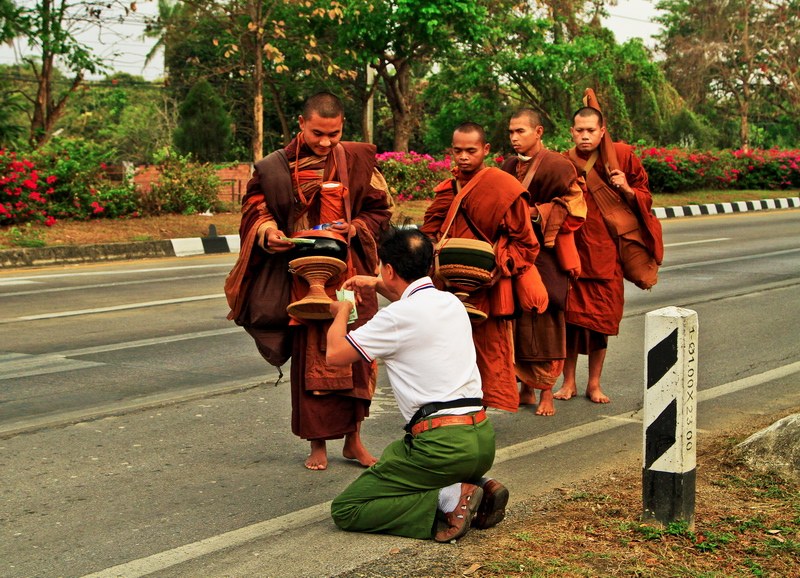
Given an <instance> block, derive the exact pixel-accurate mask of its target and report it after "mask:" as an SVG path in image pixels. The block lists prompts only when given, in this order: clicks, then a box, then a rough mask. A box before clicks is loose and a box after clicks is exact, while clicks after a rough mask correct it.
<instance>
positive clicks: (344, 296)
mask: <svg viewBox="0 0 800 578" xmlns="http://www.w3.org/2000/svg"><path fill="white" fill-rule="evenodd" d="M336 300H337V301H349V302H350V303H352V304H353V308H352V309H351V310H350V317H349V318H348V319H347V323H348V324H349V323H352V322H353V321H355V320H356V319H358V311H356V295H355V293H353V292H352V291H350V290H349V289H337V290H336Z"/></svg>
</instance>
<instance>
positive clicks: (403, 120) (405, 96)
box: [378, 60, 414, 153]
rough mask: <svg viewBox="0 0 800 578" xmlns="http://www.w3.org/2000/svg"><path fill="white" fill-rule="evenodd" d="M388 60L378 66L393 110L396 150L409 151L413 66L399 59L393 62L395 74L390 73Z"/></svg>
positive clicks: (387, 98)
mask: <svg viewBox="0 0 800 578" xmlns="http://www.w3.org/2000/svg"><path fill="white" fill-rule="evenodd" d="M388 64H389V63H388V62H384V63H382V64H381V66H380V67H379V68H378V74H379V75H380V77H381V78H382V79H383V84H384V87H385V90H386V100H387V101H388V102H389V108H390V109H391V111H392V125H393V128H394V145H393V146H394V150H396V151H399V152H404V153H407V152H408V142H409V140H410V139H411V130H412V127H413V120H414V119H413V115H412V110H411V100H412V98H413V96H412V94H411V89H410V86H411V66H410V65H409V63H408V62H407V61H405V60H397V61H395V62H392V63H391V64H392V65H393V66H394V69H395V74H394V75H390V74H389V73H388V71H387V69H386V67H387V65H388Z"/></svg>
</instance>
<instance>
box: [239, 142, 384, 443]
mask: <svg viewBox="0 0 800 578" xmlns="http://www.w3.org/2000/svg"><path fill="white" fill-rule="evenodd" d="M338 146H340V147H342V149H343V150H344V153H345V159H346V165H347V177H348V184H349V195H348V198H347V201H348V202H349V203H350V212H351V213H350V214H351V224H352V225H353V227H354V228H355V235H353V237H352V238H351V239H350V249H349V255H350V265H351V267H350V268H349V270H348V272H347V274H349V275H353V274H360V275H374V274H375V269H376V266H377V263H378V258H377V243H376V240H377V238H378V235H379V234H380V231H381V230H382V229H384V228H385V227H386V225H387V224H388V220H389V216H390V212H389V210H388V207H389V205H388V198H387V193H386V190H385V188H386V187H385V181H383V178H382V176H380V173H379V172H378V170H377V166H376V162H375V147H374V146H372V145H367V144H363V143H350V142H340V143H339V145H338ZM297 151H298V142H297V139H294V140H293V141H292V142H291V143H290V144H289V146H287V147H286V149H281V150H279V151H275V152H273V153H272V154H270V155H268V156H267V157H265V158H264V159H262V160H261V161H259V162H258V163H256V166H255V171H254V173H253V178H252V179H251V180H250V182H249V183H248V185H247V193H246V195H245V198H244V199H243V201H242V222H241V225H240V229H239V235H240V237H241V252H240V255H239V260H238V261H237V263H236V265H235V266H234V269H233V270H232V271H231V274H230V275H229V276H228V279H227V280H226V285H225V292H226V295H227V297H228V302H229V305H230V306H231V312H230V314H229V316H228V317H229V319H234V320H235V321H236V323H237V324H239V325H242V326H243V327H244V328H245V330H247V332H248V333H249V334H250V335H251V336H252V337H253V339H254V340H255V342H256V346H257V348H258V350H259V352H260V353H261V355H262V356H263V357H264V358H265V359H266V360H267V361H268V362H269V363H270V364H272V365H275V366H280V365H282V364H283V363H285V362H286V360H287V358H288V357H289V356H291V358H292V367H291V380H290V381H291V391H292V431H293V433H294V434H295V435H297V436H299V437H301V438H303V439H311V440H324V439H337V438H340V437H342V436H344V435H346V434H348V433H353V432H355V431H356V429H357V428H358V424H359V423H360V422H361V421H363V419H364V418H365V417H366V416H367V415H369V403H370V400H371V398H372V393H373V392H374V388H375V377H376V368H375V366H374V364H368V363H366V362H365V361H358V362H355V363H353V364H352V366H350V367H346V368H338V367H331V366H328V365H327V364H326V363H325V339H326V338H325V335H326V332H327V327H328V325H329V324H330V322H329V321H306V322H298V321H297V320H290V318H289V316H288V314H287V313H286V311H285V308H286V305H288V301H289V300H290V298H291V297H290V295H291V286H292V283H293V282H296V281H294V280H293V275H291V274H290V273H289V270H288V269H289V267H288V259H289V257H288V256H287V253H273V252H270V251H269V250H267V249H265V248H264V247H263V231H264V228H265V227H268V226H274V227H275V228H277V229H279V230H281V231H283V232H284V234H286V235H292V234H293V233H296V232H297V231H298V230H302V229H305V228H310V227H313V226H315V225H317V224H320V223H319V219H320V214H323V215H325V214H326V213H327V215H326V217H327V218H329V216H330V213H329V212H328V211H326V210H324V209H323V208H322V195H321V194H318V193H319V188H320V187H319V185H320V184H321V183H322V182H323V181H331V180H343V178H342V176H343V171H340V170H339V168H338V167H337V166H336V160H335V157H336V156H337V155H336V154H334V152H335V151H334V152H332V153H331V154H329V155H328V157H327V158H317V159H311V165H310V167H304V169H308V168H310V169H315V168H317V167H319V172H320V173H321V174H320V176H319V178H309V172H308V170H303V172H302V173H301V175H303V176H300V177H299V179H298V180H299V183H298V182H296V180H295V177H294V175H293V172H294V171H292V170H290V163H292V164H294V163H296V162H298V160H299V161H300V162H301V165H302V163H303V162H305V160H306V159H307V157H309V156H312V155H313V153H312V152H311V151H310V150H309V149H307V147H305V146H302V147H300V151H299V159H298V154H297ZM317 160H318V161H319V162H316V161H317ZM340 175H341V176H340ZM311 177H313V175H311ZM298 184H299V185H300V186H301V187H302V190H303V191H304V194H303V197H305V198H306V200H307V201H308V204H304V203H302V201H301V199H300V197H299V194H298V192H297V189H298ZM340 218H341V219H342V220H344V219H345V215H344V214H342V215H340ZM259 229H260V230H261V231H262V233H261V235H262V237H261V239H259ZM343 279H344V277H342V278H340V279H339V280H338V282H339V283H341V281H342V280H343ZM280 296H283V297H285V298H284V299H281V298H280ZM377 309H378V303H377V298H375V299H372V300H365V301H364V302H362V303H360V304H359V305H358V316H359V318H358V320H357V321H356V322H355V323H354V324H353V328H355V327H358V326H360V325H362V324H363V323H366V321H367V320H369V319H370V318H371V317H372V316H373V315H374V314H375V312H376V311H377ZM290 324H292V326H290Z"/></svg>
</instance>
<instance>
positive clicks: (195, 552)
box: [83, 362, 800, 578]
mask: <svg viewBox="0 0 800 578" xmlns="http://www.w3.org/2000/svg"><path fill="white" fill-rule="evenodd" d="M797 372H800V362H795V363H791V364H789V365H785V366H783V367H778V368H775V369H771V370H769V371H765V372H763V373H759V374H757V375H753V376H750V377H747V378H744V379H740V380H737V381H733V382H730V383H726V384H723V385H719V386H717V387H713V388H711V389H709V390H706V391H701V392H700V395H699V400H700V401H707V400H710V399H714V398H716V397H719V396H721V395H727V394H729V393H734V392H736V391H740V390H742V389H746V388H749V387H755V386H757V385H761V384H763V383H767V382H769V381H772V380H775V379H780V378H782V377H786V376H788V375H792V374H794V373H797ZM641 413H642V411H641V410H639V411H637V412H628V413H623V414H619V415H615V416H608V417H606V418H604V419H601V420H598V421H595V422H591V423H587V424H584V425H580V426H577V427H573V428H570V429H568V430H565V431H561V432H556V433H552V434H549V435H546V436H542V437H540V438H537V439H533V440H530V441H527V442H522V443H519V444H515V445H513V446H508V447H505V448H502V449H500V450H498V451H497V454H496V455H495V460H494V464H495V465H497V464H499V463H502V462H505V461H508V460H512V459H516V458H521V457H526V456H529V455H531V454H534V453H536V452H539V451H542V450H545V449H550V448H553V447H555V446H558V445H561V444H565V443H568V442H571V441H575V440H578V439H581V438H584V437H587V436H590V435H594V434H598V433H602V432H605V431H609V430H612V429H614V428H618V427H621V426H624V425H628V424H629V423H630V421H631V420H637V419H638V420H640V419H641ZM330 507H331V502H325V503H323V504H317V505H316V506H311V507H308V508H304V509H302V510H298V511H296V512H292V513H291V514H286V515H284V516H280V517H278V518H274V519H272V520H266V521H264V522H258V523H257V524H252V525H250V526H245V527H244V528H240V529H238V530H234V531H232V532H226V533H224V534H219V535H217V536H212V537H210V538H206V539H205V540H200V541H198V542H193V543H191V544H186V545H185V546H179V547H178V548H173V549H171V550H166V551H164V552H160V553H158V554H153V555H152V556H147V557H146V558H140V559H139V560H133V561H131V562H127V563H125V564H119V565H118V566H114V567H112V568H107V569H105V570H101V571H99V572H95V573H93V574H88V575H86V576H84V577H83V578H112V577H117V576H125V577H126V578H138V577H140V576H146V575H148V574H152V573H153V572H158V571H161V570H164V569H166V568H170V567H172V566H175V565H177V564H181V563H182V562H187V561H189V560H193V559H195V558H200V557H202V556H205V555H208V554H212V553H214V552H219V551H220V550H223V549H225V548H232V547H237V546H241V545H243V544H245V543H247V542H250V541H252V540H257V539H262V538H266V537H268V536H272V535H275V534H279V533H282V532H287V531H291V530H296V529H298V528H301V527H303V526H306V525H308V524H313V523H315V522H320V521H322V520H325V519H326V518H327V517H328V516H330Z"/></svg>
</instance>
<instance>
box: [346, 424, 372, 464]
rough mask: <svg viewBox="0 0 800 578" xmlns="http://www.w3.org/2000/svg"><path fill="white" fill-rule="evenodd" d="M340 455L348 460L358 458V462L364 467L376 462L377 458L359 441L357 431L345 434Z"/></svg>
mask: <svg viewBox="0 0 800 578" xmlns="http://www.w3.org/2000/svg"><path fill="white" fill-rule="evenodd" d="M342 455H343V456H344V457H346V458H347V459H348V460H358V463H359V464H361V465H362V466H364V467H365V468H368V467H370V466H371V465H372V464H376V463H378V460H377V459H376V458H375V457H374V456H373V455H372V454H371V453H369V451H367V448H365V447H364V444H363V443H361V437H360V436H359V435H358V432H356V433H354V434H350V435H346V436H345V438H344V448H343V449H342Z"/></svg>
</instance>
